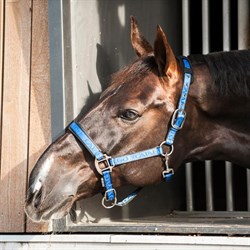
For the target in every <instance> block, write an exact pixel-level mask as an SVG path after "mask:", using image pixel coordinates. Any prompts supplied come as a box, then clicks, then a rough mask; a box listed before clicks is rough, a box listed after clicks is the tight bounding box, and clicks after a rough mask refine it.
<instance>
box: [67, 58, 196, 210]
mask: <svg viewBox="0 0 250 250" xmlns="http://www.w3.org/2000/svg"><path fill="white" fill-rule="evenodd" d="M179 59H180V61H181V63H182V65H183V75H184V80H183V87H182V92H181V96H180V99H179V103H178V107H177V109H176V110H175V111H174V113H173V116H172V120H171V126H170V128H169V130H168V133H167V136H166V138H165V141H163V142H162V143H161V144H160V145H159V146H157V147H154V148H150V149H147V150H143V151H139V152H136V153H133V154H128V155H123V156H118V157H114V158H113V157H111V156H109V155H107V154H104V153H102V151H101V150H100V148H99V147H98V146H97V145H96V144H95V143H94V141H93V140H92V139H91V138H90V137H89V135H88V134H87V133H86V132H85V131H84V129H83V128H82V127H81V126H80V125H79V124H78V123H77V122H75V121H73V122H72V123H71V124H70V125H69V130H70V131H71V132H72V134H73V135H74V136H75V137H76V138H77V139H78V140H79V141H80V142H81V144H82V145H83V146H84V147H85V148H86V149H87V150H88V151H89V152H90V154H91V155H92V156H93V157H94V159H95V168H96V170H97V172H98V173H99V174H100V175H102V185H103V187H104V188H105V193H104V196H103V199H102V205H103V206H104V207H105V208H112V207H114V206H124V205H126V204H128V203H129V202H130V201H132V200H133V199H134V198H135V197H136V195H137V194H138V192H139V191H140V190H141V188H138V189H136V190H135V191H134V192H132V193H131V194H130V195H128V197H126V198H125V199H123V200H122V201H120V202H118V200H117V195H116V190H115V189H114V188H113V184H112V179H111V172H112V169H113V168H114V167H116V166H119V165H122V164H125V163H130V162H133V161H137V160H142V159H147V158H151V157H155V156H160V157H162V158H163V160H164V163H165V164H164V165H165V168H164V171H163V172H162V176H163V178H164V179H165V181H169V180H170V179H171V177H172V176H173V175H174V169H173V168H170V167H169V164H168V160H169V157H170V155H171V154H172V153H173V151H174V146H173V143H174V139H175V135H176V133H177V132H178V131H179V130H180V129H181V128H182V127H183V124H184V121H185V117H186V112H185V105H186V101H187V96H188V91H189V87H190V84H191V78H192V70H191V65H190V62H189V60H188V59H187V58H186V57H180V58H179ZM164 147H167V148H168V152H165V151H164Z"/></svg>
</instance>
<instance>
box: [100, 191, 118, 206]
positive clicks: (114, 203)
mask: <svg viewBox="0 0 250 250" xmlns="http://www.w3.org/2000/svg"><path fill="white" fill-rule="evenodd" d="M110 191H113V192H114V195H115V198H114V200H113V203H112V204H111V205H110V206H108V205H106V204H105V202H107V201H109V200H108V199H107V193H108V192H110ZM116 204H117V198H116V190H115V189H114V188H111V189H109V190H107V191H106V192H105V194H104V196H103V198H102V205H103V207H105V208H107V209H110V208H113V207H114V206H116Z"/></svg>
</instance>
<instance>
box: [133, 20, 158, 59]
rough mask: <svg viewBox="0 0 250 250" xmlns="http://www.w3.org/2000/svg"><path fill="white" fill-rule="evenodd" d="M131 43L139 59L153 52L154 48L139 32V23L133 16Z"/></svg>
mask: <svg viewBox="0 0 250 250" xmlns="http://www.w3.org/2000/svg"><path fill="white" fill-rule="evenodd" d="M131 43H132V46H133V48H134V50H135V52H136V54H137V55H138V56H139V57H141V56H147V55H148V54H150V53H152V52H153V48H152V46H151V45H150V44H149V42H148V41H147V40H146V39H145V37H144V36H143V35H142V34H141V32H140V31H139V29H138V24H137V21H136V19H135V18H134V17H133V16H131Z"/></svg>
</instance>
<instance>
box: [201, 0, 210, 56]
mask: <svg viewBox="0 0 250 250" xmlns="http://www.w3.org/2000/svg"><path fill="white" fill-rule="evenodd" d="M209 39H210V35H209V1H208V0H202V52H203V54H207V53H209V51H210V45H209Z"/></svg>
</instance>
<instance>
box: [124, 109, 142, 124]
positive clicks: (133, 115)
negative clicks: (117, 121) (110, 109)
mask: <svg viewBox="0 0 250 250" xmlns="http://www.w3.org/2000/svg"><path fill="white" fill-rule="evenodd" d="M120 117H121V118H122V119H123V120H127V121H135V120H136V119H137V118H139V114H138V113H137V112H136V111H135V110H133V109H126V110H124V111H123V112H121V114H120Z"/></svg>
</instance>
